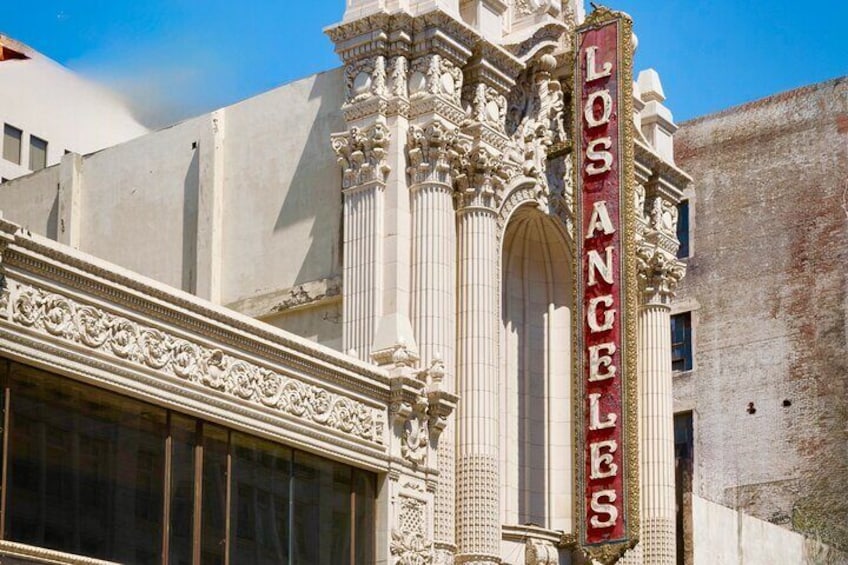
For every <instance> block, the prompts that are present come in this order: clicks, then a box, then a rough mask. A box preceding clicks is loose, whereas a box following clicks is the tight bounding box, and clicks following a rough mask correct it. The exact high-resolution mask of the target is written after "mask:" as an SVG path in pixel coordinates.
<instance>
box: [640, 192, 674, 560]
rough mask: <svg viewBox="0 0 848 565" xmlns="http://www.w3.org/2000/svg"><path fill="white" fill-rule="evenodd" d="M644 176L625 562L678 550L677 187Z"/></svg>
mask: <svg viewBox="0 0 848 565" xmlns="http://www.w3.org/2000/svg"><path fill="white" fill-rule="evenodd" d="M646 181H647V182H645V183H640V185H639V187H638V188H637V191H636V193H637V201H636V206H637V212H638V219H637V223H638V228H637V231H638V232H639V234H640V236H639V240H638V242H637V250H636V254H637V262H638V277H639V290H640V295H641V302H640V306H639V319H638V339H639V355H638V362H637V372H638V377H639V414H640V421H639V436H640V459H641V465H640V467H641V477H640V479H641V530H642V531H641V535H640V544H639V548H638V550H639V551H638V552H637V553H636V554H635V555H632V556H630V559H631V561H629V562H632V559H634V558H635V559H638V562H640V563H645V564H661V563H674V562H675V552H676V546H675V543H676V539H675V498H674V488H675V484H674V410H673V395H672V370H671V332H670V325H671V320H670V313H671V300H672V299H673V297H674V291H675V289H676V287H677V284H678V283H679V281H680V280H681V279H682V278H683V276H684V274H685V266H684V264H683V263H682V262H681V261H679V260H678V259H677V257H676V252H677V247H678V245H679V243H678V241H677V239H676V236H675V229H676V224H677V207H676V206H677V202H678V201H679V191H678V190H677V189H676V188H675V187H673V186H671V185H668V184H666V183H663V182H662V181H661V180H659V179H657V178H656V177H653V178H651V179H650V180H647V179H646Z"/></svg>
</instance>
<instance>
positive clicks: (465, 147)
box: [407, 119, 472, 185]
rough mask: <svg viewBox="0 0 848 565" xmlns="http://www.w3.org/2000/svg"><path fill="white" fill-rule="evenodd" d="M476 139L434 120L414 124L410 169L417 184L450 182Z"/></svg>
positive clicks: (410, 146)
mask: <svg viewBox="0 0 848 565" xmlns="http://www.w3.org/2000/svg"><path fill="white" fill-rule="evenodd" d="M471 143H472V139H471V138H470V137H469V136H467V135H465V134H463V133H462V132H460V130H459V128H458V127H453V126H450V125H447V124H445V123H444V122H443V121H441V120H438V119H437V120H433V121H431V122H430V123H428V124H425V125H423V126H418V125H411V126H410V127H409V136H408V144H407V151H408V156H409V167H408V168H407V171H408V172H409V176H410V177H411V180H412V183H413V184H421V183H425V182H438V183H442V184H448V185H450V184H451V182H452V178H453V177H455V176H456V174H457V172H458V170H459V168H460V167H461V166H462V162H463V160H464V159H465V156H466V155H467V154H468V152H469V150H470V148H471Z"/></svg>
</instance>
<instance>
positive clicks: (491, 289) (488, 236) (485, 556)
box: [456, 147, 501, 564]
mask: <svg viewBox="0 0 848 565" xmlns="http://www.w3.org/2000/svg"><path fill="white" fill-rule="evenodd" d="M469 161H470V163H471V171H472V172H471V174H469V175H468V181H469V185H468V188H466V189H465V190H463V191H462V192H461V194H460V198H459V202H460V205H459V210H458V234H459V246H458V249H459V278H458V287H459V305H458V317H459V323H458V330H459V336H458V338H459V339H458V344H459V349H458V357H457V369H458V379H459V396H460V401H459V407H458V416H457V417H458V423H459V449H458V454H457V467H456V469H457V471H456V473H457V477H456V480H457V501H456V508H457V510H456V519H457V546H458V551H457V553H458V554H457V562H460V563H481V564H482V563H500V558H499V557H498V555H499V553H500V551H499V550H500V538H501V535H500V508H499V498H498V495H499V488H500V484H499V483H500V481H499V467H498V433H499V426H498V405H499V403H498V372H497V371H498V369H497V364H498V349H497V348H498V333H497V332H498V324H499V320H498V319H497V315H498V301H499V297H500V293H499V280H498V259H499V257H498V253H499V250H498V247H497V234H496V230H497V207H496V202H495V200H496V188H495V183H496V182H497V180H498V179H497V176H496V174H495V173H496V171H497V158H496V156H495V154H494V153H490V152H489V150H487V149H485V148H483V147H478V148H477V149H475V150H474V152H473V153H472V155H471V158H470V160H469Z"/></svg>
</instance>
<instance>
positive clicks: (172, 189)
mask: <svg viewBox="0 0 848 565" xmlns="http://www.w3.org/2000/svg"><path fill="white" fill-rule="evenodd" d="M342 103H343V86H342V73H341V70H335V71H329V72H326V73H322V74H318V75H314V76H311V77H308V78H305V79H303V80H299V81H296V82H293V83H291V84H288V85H285V86H282V87H280V88H277V89H275V90H272V91H270V92H267V93H265V94H262V95H260V96H257V97H254V98H251V99H249V100H246V101H244V102H241V103H239V104H236V105H234V106H231V107H228V108H224V109H221V110H218V111H216V112H213V113H211V114H205V115H202V116H198V117H197V118H193V119H191V120H187V121H185V122H181V123H179V124H176V125H174V126H171V127H168V128H165V129H162V130H159V131H157V132H153V133H150V134H148V135H144V136H141V137H138V138H136V139H133V140H131V141H128V142H126V143H123V144H121V145H117V146H115V147H111V148H108V149H104V150H102V151H99V152H96V153H93V154H90V155H86V156H84V157H82V158H81V160H80V161H79V164H78V169H77V174H76V176H74V177H73V178H74V179H75V180H74V182H75V183H76V185H75V191H74V194H73V195H72V196H69V198H71V199H72V200H73V202H74V206H75V207H76V210H78V212H77V214H78V219H77V220H76V221H74V222H73V226H68V228H67V230H70V231H74V232H75V233H73V234H72V235H69V236H68V237H65V238H64V239H63V238H62V236H63V234H64V233H65V230H66V228H65V227H64V226H65V224H66V223H67V222H68V218H65V217H60V215H59V213H58V212H57V208H58V207H59V204H58V199H57V192H58V191H59V182H60V178H64V177H62V173H61V170H60V169H61V167H59V166H55V167H50V168H48V169H46V170H44V171H40V172H38V173H36V174H33V175H30V176H28V177H27V178H26V179H21V180H19V181H15V182H11V183H7V184H4V185H3V187H2V188H0V209H5V210H6V211H7V212H6V215H7V217H8V218H9V219H11V220H13V221H19V222H20V223H22V224H24V225H26V226H28V227H29V229H30V230H31V231H33V232H34V233H38V234H40V235H45V236H47V237H50V238H53V239H60V240H61V241H64V242H65V243H70V244H71V245H72V246H74V247H77V248H79V249H80V250H81V251H84V252H86V253H90V254H91V255H94V256H97V257H100V258H102V259H105V260H108V261H111V262H113V263H115V264H118V265H121V266H122V267H126V268H128V269H131V270H133V271H135V272H137V273H139V274H142V275H145V276H147V277H150V278H152V279H155V280H158V281H161V282H163V283H165V284H168V285H170V286H173V287H175V288H180V289H182V290H185V291H188V292H192V293H195V294H198V295H199V296H201V297H203V298H208V299H210V300H212V301H213V302H217V303H221V304H227V305H229V306H231V307H232V308H233V309H235V310H238V311H240V312H243V313H246V314H249V315H251V316H254V317H258V318H263V319H268V321H269V322H271V323H272V324H274V325H277V326H279V327H282V328H285V329H290V330H291V331H294V332H295V333H299V334H300V335H306V336H309V337H310V338H313V339H316V340H318V341H319V342H321V343H324V344H327V345H329V346H332V347H340V346H341V324H340V321H339V320H338V315H336V311H337V310H338V304H334V305H330V306H328V305H327V304H323V303H322V304H321V305H320V307H317V308H310V307H309V306H310V302H311V297H309V296H307V295H308V294H309V292H310V291H309V290H307V291H305V292H304V291H302V289H301V290H297V289H299V288H300V287H301V286H302V285H304V284H306V283H313V282H314V281H319V286H320V284H322V283H321V282H320V281H327V280H336V279H338V277H340V275H341V249H340V247H341V241H340V229H341V178H340V172H339V167H338V164H337V162H336V157H335V155H334V154H333V153H332V149H331V148H330V134H331V133H332V132H334V131H338V130H342V129H344V127H345V125H344V121H343V119H342V116H341V112H340V108H341V105H342ZM68 157H71V156H68ZM62 167H65V169H66V170H71V168H72V163H70V162H69V163H67V164H64V163H63V165H62ZM293 289H294V290H293ZM337 290H338V289H336V291H337ZM336 294H338V293H337V292H336ZM327 298H331V299H332V298H333V297H332V296H329V297H327ZM292 300H294V301H295V302H296V304H295V305H296V306H297V307H298V308H299V310H298V311H297V312H296V313H291V314H287V313H286V310H287V307H288V306H290V305H291V302H292ZM336 302H338V297H336ZM257 304H258V306H257ZM315 306H319V305H317V304H316V305H315Z"/></svg>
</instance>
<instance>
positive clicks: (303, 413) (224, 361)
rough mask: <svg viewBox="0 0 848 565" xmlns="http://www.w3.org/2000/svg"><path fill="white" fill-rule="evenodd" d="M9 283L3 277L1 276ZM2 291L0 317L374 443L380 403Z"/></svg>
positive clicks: (33, 295) (95, 314) (128, 323)
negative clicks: (377, 405) (350, 396)
mask: <svg viewBox="0 0 848 565" xmlns="http://www.w3.org/2000/svg"><path fill="white" fill-rule="evenodd" d="M6 281H7V285H8V279H6ZM14 286H15V288H14V291H13V292H12V290H11V289H10V288H5V289H3V291H2V296H0V319H3V320H6V321H7V322H10V323H12V324H15V325H17V326H19V327H22V328H28V329H30V330H34V331H37V332H40V333H42V334H46V335H49V336H52V337H54V338H57V339H60V340H63V341H65V342H67V343H73V344H76V345H79V346H82V347H85V348H88V349H90V350H93V351H97V352H99V353H101V354H103V355H106V356H109V357H112V358H115V359H120V360H123V361H127V362H130V363H134V364H136V365H141V366H144V367H147V368H149V369H152V370H154V371H157V372H160V373H164V374H167V375H170V376H174V377H177V378H179V379H182V380H185V381H187V382H190V383H194V384H197V385H200V386H203V387H205V388H208V389H210V390H214V391H217V392H220V393H224V394H226V395H228V396H231V397H234V398H237V399H239V400H242V401H246V402H250V403H252V404H256V405H261V406H264V407H267V408H271V409H274V410H277V411H279V412H280V413H282V414H286V415H288V416H292V417H295V418H299V419H303V420H307V421H310V422H312V423H314V424H317V425H320V426H324V427H327V428H331V429H334V430H337V431H339V432H341V433H343V434H346V435H349V436H352V437H356V438H358V439H362V440H366V441H369V442H372V443H375V444H378V445H383V444H384V443H385V438H384V427H385V423H384V416H383V412H382V411H381V410H379V409H377V408H373V407H369V406H367V405H366V404H364V403H362V402H360V401H357V400H354V399H352V398H349V397H347V396H344V395H341V394H338V393H334V392H331V391H329V390H326V389H324V388H321V387H319V386H315V385H310V384H307V383H305V382H302V381H299V380H297V379H293V378H290V377H287V376H284V375H281V374H279V373H277V372H275V371H271V370H269V369H266V368H264V367H260V366H258V365H256V364H254V363H251V362H248V361H246V360H244V359H239V358H236V357H234V356H231V355H228V354H226V353H224V352H223V351H222V350H220V349H217V348H212V347H206V346H203V345H200V344H199V343H196V342H193V341H190V340H187V339H184V338H181V337H177V336H175V335H172V334H170V333H168V332H165V331H162V330H160V329H157V328H155V327H153V326H151V325H145V324H141V323H138V322H135V321H133V320H130V319H128V318H125V317H123V316H120V315H117V314H114V313H112V312H109V311H107V310H105V309H102V308H99V307H96V306H93V305H90V304H84V303H82V302H79V301H77V300H74V299H72V298H70V297H67V296H64V295H62V294H59V293H56V292H52V291H48V290H45V289H41V288H37V287H34V286H30V285H17V284H15V285H14Z"/></svg>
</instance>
